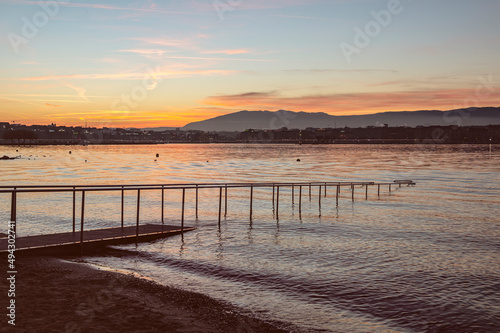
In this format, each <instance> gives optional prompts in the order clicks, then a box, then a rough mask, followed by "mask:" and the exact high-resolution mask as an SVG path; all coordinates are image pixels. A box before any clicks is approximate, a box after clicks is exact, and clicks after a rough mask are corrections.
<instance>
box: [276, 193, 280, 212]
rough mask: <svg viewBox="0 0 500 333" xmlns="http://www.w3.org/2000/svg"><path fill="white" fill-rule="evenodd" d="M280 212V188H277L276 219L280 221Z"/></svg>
mask: <svg viewBox="0 0 500 333" xmlns="http://www.w3.org/2000/svg"><path fill="white" fill-rule="evenodd" d="M279 212H280V187H279V186H277V187H276V219H277V220H279Z"/></svg>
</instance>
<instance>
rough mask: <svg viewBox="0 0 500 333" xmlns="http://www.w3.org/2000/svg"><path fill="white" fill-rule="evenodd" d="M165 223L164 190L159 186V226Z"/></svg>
mask: <svg viewBox="0 0 500 333" xmlns="http://www.w3.org/2000/svg"><path fill="white" fill-rule="evenodd" d="M164 223H165V188H164V186H163V185H162V186H161V224H164Z"/></svg>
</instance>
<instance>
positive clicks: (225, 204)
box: [224, 184, 227, 217]
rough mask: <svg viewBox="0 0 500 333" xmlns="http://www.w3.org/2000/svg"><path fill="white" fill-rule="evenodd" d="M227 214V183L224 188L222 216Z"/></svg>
mask: <svg viewBox="0 0 500 333" xmlns="http://www.w3.org/2000/svg"><path fill="white" fill-rule="evenodd" d="M226 216H227V184H226V186H225V189H224V217H226Z"/></svg>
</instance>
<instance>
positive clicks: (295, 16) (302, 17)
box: [270, 14, 327, 21]
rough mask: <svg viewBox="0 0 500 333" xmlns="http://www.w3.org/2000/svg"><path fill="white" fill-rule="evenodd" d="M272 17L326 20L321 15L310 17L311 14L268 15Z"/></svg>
mask: <svg viewBox="0 0 500 333" xmlns="http://www.w3.org/2000/svg"><path fill="white" fill-rule="evenodd" d="M270 16H272V17H283V18H291V19H299V20H315V21H326V20H327V19H326V18H321V17H311V16H300V15H279V14H276V15H270Z"/></svg>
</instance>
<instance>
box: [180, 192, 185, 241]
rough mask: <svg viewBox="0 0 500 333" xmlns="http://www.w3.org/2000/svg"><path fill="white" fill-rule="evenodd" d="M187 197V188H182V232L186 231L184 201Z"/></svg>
mask: <svg viewBox="0 0 500 333" xmlns="http://www.w3.org/2000/svg"><path fill="white" fill-rule="evenodd" d="M185 199H186V188H185V187H184V188H182V216H181V233H184V202H185Z"/></svg>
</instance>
